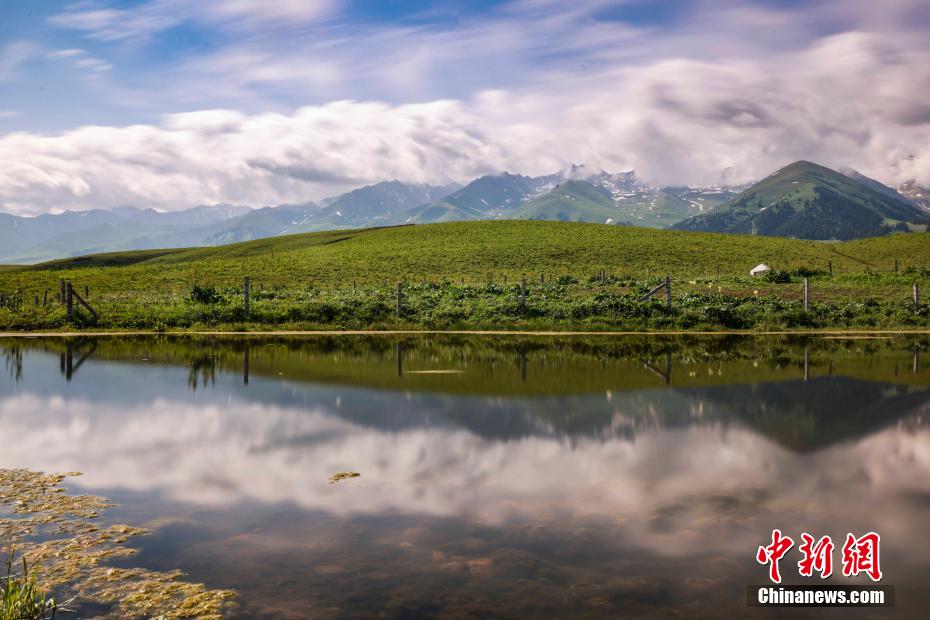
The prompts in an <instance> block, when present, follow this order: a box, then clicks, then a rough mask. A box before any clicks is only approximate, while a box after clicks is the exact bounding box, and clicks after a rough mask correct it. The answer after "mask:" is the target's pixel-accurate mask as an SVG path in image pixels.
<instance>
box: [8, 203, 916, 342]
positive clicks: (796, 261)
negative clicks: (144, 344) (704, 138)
mask: <svg viewBox="0 0 930 620" xmlns="http://www.w3.org/2000/svg"><path fill="white" fill-rule="evenodd" d="M928 240H930V236H928V234H926V233H924V234H916V233H915V234H910V235H896V236H892V237H887V238H879V239H871V240H866V241H860V242H854V243H820V242H808V241H798V240H791V239H781V238H769V237H748V236H738V235H722V234H707V233H689V232H678V231H662V230H650V229H642V228H631V227H619V226H605V225H602V224H580V223H564V222H544V221H518V220H510V221H478V222H455V223H447V224H434V225H424V226H406V227H394V228H381V229H366V230H352V231H333V232H323V233H310V234H304V235H292V236H287V237H277V238H271V239H261V240H256V241H250V242H246V243H240V244H235V245H229V246H223V247H211V248H194V249H184V250H166V251H162V252H161V253H159V252H158V251H146V252H125V253H115V254H105V255H97V256H90V257H81V258H77V259H66V260H60V261H55V262H54V263H47V264H44V265H34V266H31V267H27V268H18V269H8V270H0V293H5V294H6V301H3V298H0V330H4V329H10V330H40V329H57V328H65V327H67V326H68V322H67V321H66V320H65V315H64V309H63V308H62V306H61V305H60V304H59V303H58V302H56V301H55V300H54V296H55V293H56V292H57V290H58V285H59V278H67V279H69V280H71V281H72V282H73V283H74V285H75V289H76V290H77V291H79V292H80V293H81V294H82V295H83V294H84V292H85V291H84V289H85V287H88V288H89V295H90V297H89V299H90V301H91V303H92V304H93V305H94V306H95V307H96V308H97V310H99V313H100V319H99V320H98V321H96V322H95V321H92V320H86V317H85V318H83V319H82V318H80V317H78V320H77V321H76V324H77V325H79V326H85V327H98V328H144V329H150V328H158V329H161V328H165V329H173V328H182V329H184V328H191V327H194V328H196V327H202V328H209V327H216V326H230V325H237V324H241V322H242V320H243V312H242V293H241V290H242V278H243V276H246V275H248V276H250V277H251V278H252V283H253V290H254V295H253V303H252V313H251V315H250V317H249V319H250V321H251V322H252V323H253V324H255V325H262V326H269V327H270V326H278V327H279V328H290V329H307V328H320V327H326V328H329V329H368V328H376V329H392V328H422V327H430V328H437V329H448V328H462V329H476V328H495V329H496V328H501V327H504V328H507V327H520V328H523V329H563V330H564V329H590V328H593V329H633V330H646V329H662V330H664V329H708V328H709V329H715V328H728V329H750V328H752V329H783V328H793V327H820V328H827V327H844V326H845V327H910V328H914V327H921V328H925V327H927V326H928V318H930V308H928V307H927V306H922V307H921V308H920V309H918V310H917V311H915V309H914V307H913V302H912V301H911V300H910V286H911V284H912V283H913V282H918V283H920V285H921V286H922V287H923V289H924V290H930V278H928V276H927V271H926V270H925V269H926V267H928V266H930V243H928ZM896 258H897V259H898V261H899V264H900V266H901V267H902V269H903V268H906V267H908V266H912V267H915V268H919V269H918V271H917V272H910V273H901V274H893V273H891V271H892V268H893V265H894V260H895V259H896ZM761 261H765V262H767V263H769V264H770V265H772V266H773V267H774V268H776V269H783V270H785V269H793V268H798V267H805V268H807V269H819V270H821V273H820V275H818V276H816V277H814V278H813V291H814V293H813V303H814V305H813V306H812V309H811V313H806V312H803V309H802V308H801V302H800V295H801V288H800V284H799V283H800V279H799V278H798V277H797V276H794V277H793V279H792V281H791V283H788V284H775V283H771V282H766V281H765V280H762V279H758V278H750V277H749V276H748V275H747V274H748V271H749V269H750V268H751V267H753V266H755V265H756V264H758V263H759V262H761ZM829 263H832V266H833V271H834V275H833V276H829V275H827V273H826V269H827V266H828V264H829ZM718 267H719V269H720V276H719V277H717V275H716V271H717V268H718ZM602 269H603V270H604V271H605V272H606V273H607V274H608V275H609V276H610V277H609V278H608V281H607V282H605V283H604V284H601V283H600V282H599V281H596V279H589V278H592V277H593V276H594V274H595V273H597V272H599V271H600V270H602ZM921 269H923V270H924V271H921ZM665 273H669V274H671V275H672V278H673V289H674V290H673V297H674V304H673V305H674V311H673V312H668V311H666V309H665V307H664V304H663V303H661V302H659V301H653V302H651V303H649V304H643V303H641V302H638V301H637V299H638V297H639V296H641V295H642V294H643V293H644V292H645V291H647V290H649V289H651V288H653V287H654V286H656V284H657V283H658V282H659V280H660V278H661V277H662V276H663V275H664V274H665ZM524 274H526V275H527V276H528V284H529V291H528V292H529V302H528V304H527V306H526V308H521V307H520V306H519V304H518V294H517V293H518V289H519V286H518V285H517V284H516V283H517V282H518V280H519V278H520V276H521V275H524ZM541 274H542V275H545V276H546V282H545V284H542V283H540V282H539V276H540V275H541ZM568 275H571V276H574V278H561V277H559V276H568ZM554 277H559V278H558V279H556V278H554ZM489 278H493V282H494V283H495V284H494V286H487V285H486V283H487V282H488V280H489ZM398 281H404V282H406V283H407V286H406V287H405V290H404V310H403V313H402V316H400V317H398V316H397V314H396V312H395V310H394V308H395V298H394V294H395V293H394V284H395V283H396V282H398ZM441 281H445V282H449V283H450V284H446V285H442V286H436V285H433V284H427V283H429V282H433V283H436V282H441ZM460 281H464V282H465V283H467V285H468V286H461V285H460ZM195 284H198V285H200V286H207V287H215V288H216V289H218V291H219V299H218V300H217V301H216V302H215V303H200V302H194V301H192V299H191V289H192V287H193V286H194V285H195ZM356 285H357V288H356ZM46 290H47V291H49V292H50V294H49V297H48V299H49V301H50V303H49V305H48V307H45V306H42V305H41V303H40V305H39V306H38V307H37V306H36V305H35V303H36V302H35V300H37V299H38V300H40V302H41V300H42V299H43V298H44V291H46ZM10 293H17V294H16V295H14V296H13V297H12V298H11V297H10V296H9V294H10ZM82 314H83V313H82Z"/></svg>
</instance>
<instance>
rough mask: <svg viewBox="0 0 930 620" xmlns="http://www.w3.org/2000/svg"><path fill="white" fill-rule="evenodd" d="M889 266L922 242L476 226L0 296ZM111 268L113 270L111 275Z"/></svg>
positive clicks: (381, 233)
mask: <svg viewBox="0 0 930 620" xmlns="http://www.w3.org/2000/svg"><path fill="white" fill-rule="evenodd" d="M895 259H900V261H901V266H902V268H903V267H904V266H905V264H910V265H917V266H921V267H924V266H928V265H930V234H927V233H915V234H912V235H893V236H890V237H882V238H875V239H868V240H861V241H850V242H846V243H830V244H826V243H820V242H814V241H803V240H797V239H780V238H776V237H751V236H736V235H725V234H710V233H693V232H683V231H670V230H655V229H648V228H633V227H626V226H604V225H599V224H584V223H571V222H540V221H520V220H506V221H477V222H451V223H445V224H430V225H423V226H399V227H387V228H369V229H361V230H348V231H328V232H320V233H306V234H300V235H288V236H284V237H272V238H268V239H257V240H254V241H248V242H244V243H237V244H232V245H226V246H219V247H207V248H190V249H182V250H161V251H158V250H146V251H139V252H115V253H111V254H105V255H92V256H85V257H77V258H70V259H62V260H57V261H53V262H50V263H44V264H39V265H31V266H27V267H20V268H13V269H9V270H6V271H2V272H0V290H6V291H9V290H13V289H15V288H16V282H15V281H16V280H18V279H31V278H35V277H36V276H38V275H40V274H44V275H42V277H44V278H47V279H48V281H49V283H52V284H55V285H57V281H58V278H59V277H60V275H61V274H60V273H59V272H60V271H61V270H74V271H75V272H74V273H69V274H68V275H67V276H66V277H68V278H70V279H72V280H74V281H76V282H77V281H80V283H81V284H82V285H83V284H84V283H85V282H86V283H88V284H94V283H99V282H104V281H112V282H119V286H120V287H121V288H123V289H124V290H125V289H131V288H133V287H134V286H137V285H141V284H144V285H145V286H148V285H149V284H148V283H166V284H177V283H183V284H184V285H185V286H186V285H188V284H189V283H191V282H195V281H209V282H210V283H213V284H215V285H222V286H225V285H238V284H240V283H241V278H242V276H244V275H251V276H253V278H256V279H261V280H262V281H264V282H266V283H268V284H269V285H280V286H304V285H306V284H307V283H316V284H344V283H347V282H353V281H355V282H358V283H364V282H373V283H383V282H387V281H392V282H393V281H397V280H398V279H400V278H404V277H408V276H409V277H411V278H414V277H416V278H424V279H425V278H427V277H428V278H450V279H452V278H460V277H466V278H469V279H472V280H477V281H483V280H485V279H486V278H487V274H488V272H494V273H495V274H497V275H498V277H499V276H501V275H504V274H511V276H512V277H517V276H518V275H519V274H523V273H526V272H529V273H538V272H540V271H545V272H548V273H553V274H560V273H575V274H579V275H580V274H588V275H589V274H591V273H595V272H597V271H598V270H600V269H602V268H607V269H609V270H611V271H612V272H614V273H630V274H637V275H638V274H646V273H666V272H669V273H671V274H672V275H673V276H678V277H692V276H699V275H707V274H712V273H714V272H715V271H716V270H717V268H720V270H721V272H722V273H724V274H727V273H730V274H737V275H745V274H747V273H748V271H749V269H751V268H752V267H754V266H755V265H757V264H758V263H760V262H763V261H765V262H768V263H769V264H771V265H773V266H774V267H776V268H779V269H792V268H795V267H799V266H806V267H820V268H825V267H826V266H827V264H828V262H832V264H833V266H834V268H835V269H836V270H837V271H838V272H840V271H863V270H864V269H866V268H869V269H873V270H882V271H885V270H888V269H889V268H890V266H891V265H892V264H893V262H894V260H895ZM110 266H112V268H110Z"/></svg>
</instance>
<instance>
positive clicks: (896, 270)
mask: <svg viewBox="0 0 930 620" xmlns="http://www.w3.org/2000/svg"><path fill="white" fill-rule="evenodd" d="M894 272H895V273H898V259H897V258H896V259H894Z"/></svg>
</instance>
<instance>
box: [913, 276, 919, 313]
mask: <svg viewBox="0 0 930 620" xmlns="http://www.w3.org/2000/svg"><path fill="white" fill-rule="evenodd" d="M918 308H920V288H918V286H917V283H916V282H914V310H917V309H918Z"/></svg>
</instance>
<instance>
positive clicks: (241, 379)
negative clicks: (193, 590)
mask: <svg viewBox="0 0 930 620" xmlns="http://www.w3.org/2000/svg"><path fill="white" fill-rule="evenodd" d="M926 346H927V342H926V340H925V339H917V340H910V341H900V340H874V341H873V340H868V341H857V340H825V339H817V340H805V341H791V340H784V339H775V340H766V339H754V338H741V339H704V340H701V339H684V340H646V339H625V340H615V339H614V340H609V339H597V338H594V339H588V340H567V339H566V340H556V341H533V340H517V339H512V340H511V339H493V340H492V339H448V340H436V339H430V340H426V339H416V338H414V339H406V340H403V341H394V340H389V339H365V338H357V339H325V338H320V339H307V340H302V341H301V340H297V341H295V340H283V339H281V340H261V339H251V340H241V339H172V338H160V339H119V340H117V339H104V340H93V339H85V340H67V341H64V340H33V341H28V342H23V341H16V342H15V343H10V342H7V343H5V349H4V351H5V355H6V358H7V360H8V362H7V367H8V368H10V367H11V362H10V361H9V360H15V363H14V364H12V366H13V367H15V368H17V370H16V371H15V372H11V373H10V376H9V378H8V379H4V380H2V381H0V428H2V429H3V431H2V432H3V433H4V435H7V436H9V437H15V438H16V441H4V442H3V445H4V450H3V451H2V453H0V467H29V468H32V469H42V470H46V471H70V470H79V471H83V472H85V476H83V477H82V478H80V479H78V480H77V483H78V484H80V485H82V486H83V487H85V488H87V489H90V490H92V491H94V492H99V493H101V494H104V495H108V496H110V497H114V498H116V499H117V500H118V501H121V503H122V504H123V508H122V509H121V511H122V512H119V513H118V514H117V516H119V517H121V518H126V517H133V518H134V519H135V520H136V521H137V522H140V523H141V522H154V523H156V524H157V525H158V526H159V527H158V528H157V533H156V535H155V536H153V537H151V538H149V539H145V540H143V541H141V544H142V547H143V549H142V554H141V555H140V556H139V558H138V561H139V562H142V563H144V564H145V565H147V566H151V567H153V568H169V567H172V566H181V567H183V568H184V569H185V570H187V571H188V572H190V573H191V574H192V576H193V577H194V578H196V579H198V580H204V581H206V582H208V584H209V585H211V586H217V587H233V588H238V589H240V591H242V595H243V596H242V600H243V608H242V612H243V614H244V615H250V616H254V615H261V614H266V615H268V617H282V616H283V617H286V616H289V615H290V616H292V617H315V616H319V617H342V616H368V615H372V614H374V613H376V612H381V613H383V614H384V615H386V616H388V617H401V616H405V615H411V614H416V615H426V616H430V615H432V616H444V615H452V616H462V615H479V616H502V617H513V616H526V615H550V616H551V615H571V616H582V617H583V616H591V617H614V616H616V615H618V614H635V615H667V614H668V613H670V612H673V611H674V612H675V613H679V614H685V615H707V616H720V615H725V614H736V615H747V614H748V610H747V608H746V607H745V601H744V598H745V585H746V584H747V583H755V582H759V581H760V579H761V578H762V576H763V575H762V574H760V573H759V572H758V567H757V565H755V563H754V560H753V554H754V551H755V548H756V546H757V545H758V544H759V542H760V541H761V540H763V539H764V538H765V537H766V536H767V534H768V533H770V532H771V529H772V528H773V527H781V528H784V529H789V530H793V529H797V530H798V532H800V531H802V530H803V531H814V532H818V533H821V534H825V533H831V534H833V535H834V536H839V535H841V534H842V533H844V532H845V531H847V530H848V531H867V530H872V529H875V530H878V531H879V532H881V534H882V540H883V545H884V546H883V561H884V562H885V573H886V575H887V576H888V577H887V580H888V582H889V583H892V584H894V585H896V586H897V587H898V590H899V591H898V608H897V609H896V610H894V611H895V615H899V616H901V615H909V614H911V613H913V612H916V611H918V610H920V609H922V606H925V604H926V603H927V602H928V601H927V600H926V598H925V597H926V595H924V594H922V586H923V585H924V582H925V579H924V576H925V575H926V574H927V569H928V568H930V561H928V560H927V558H930V542H928V537H927V536H926V535H925V534H924V524H925V523H926V519H927V517H928V516H930V514H928V513H930V501H928V499H930V476H928V474H930V431H928V429H927V426H926V424H925V421H926V419H927V414H928V409H930V398H928V396H930V394H928V391H927V388H928V386H930V371H928V370H927V369H925V368H922V367H921V365H920V359H919V352H920V351H921V350H922V349H923V348H925V347H926ZM56 358H57V359H56ZM62 360H64V361H62ZM450 371H455V372H450ZM345 470H353V471H359V472H362V477H361V478H360V479H357V480H354V481H350V482H348V483H341V484H339V485H331V484H329V483H328V481H327V479H328V477H329V475H330V474H332V473H333V472H336V471H345ZM878 507H880V509H878ZM845 615H848V612H846V614H845ZM879 615H881V614H879Z"/></svg>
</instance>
